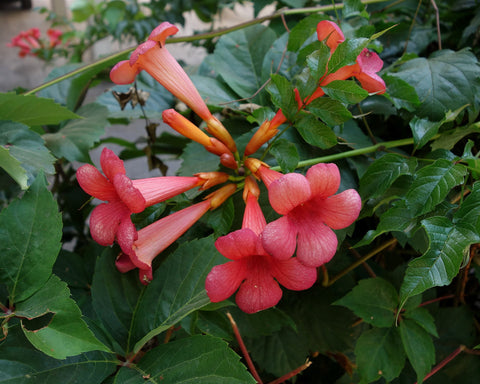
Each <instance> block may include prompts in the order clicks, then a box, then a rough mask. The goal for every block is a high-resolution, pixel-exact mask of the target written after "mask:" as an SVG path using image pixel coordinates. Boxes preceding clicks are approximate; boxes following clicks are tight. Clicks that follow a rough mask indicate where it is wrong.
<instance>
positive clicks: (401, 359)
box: [355, 327, 405, 383]
mask: <svg viewBox="0 0 480 384" xmlns="http://www.w3.org/2000/svg"><path fill="white" fill-rule="evenodd" d="M355 355H356V357H357V365H358V370H359V372H360V375H361V377H362V380H363V381H362V383H371V382H374V381H376V380H378V379H379V378H380V377H384V378H385V380H387V381H388V382H389V381H391V380H393V379H395V378H396V377H398V375H399V374H400V372H401V371H402V369H403V366H404V365H405V352H404V350H403V347H402V340H401V339H400V334H399V332H398V329H397V328H396V327H391V328H373V329H370V330H368V331H366V332H364V333H362V335H361V336H360V337H359V338H358V341H357V345H356V346H355Z"/></svg>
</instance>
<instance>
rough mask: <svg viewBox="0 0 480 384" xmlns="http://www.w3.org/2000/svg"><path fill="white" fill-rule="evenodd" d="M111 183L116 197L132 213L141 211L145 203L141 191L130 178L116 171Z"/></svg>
mask: <svg viewBox="0 0 480 384" xmlns="http://www.w3.org/2000/svg"><path fill="white" fill-rule="evenodd" d="M113 185H114V187H115V190H116V191H117V194H118V197H119V198H120V199H121V200H122V201H123V203H124V204H125V205H126V206H127V208H128V209H129V210H130V212H132V213H139V212H142V211H143V210H144V209H145V207H146V205H145V198H144V197H143V195H142V193H141V192H140V191H139V190H138V189H137V188H135V187H134V186H133V184H132V180H130V179H129V178H128V177H127V176H126V175H124V174H122V173H118V174H116V175H115V176H114V177H113Z"/></svg>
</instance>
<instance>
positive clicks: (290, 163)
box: [270, 139, 300, 173]
mask: <svg viewBox="0 0 480 384" xmlns="http://www.w3.org/2000/svg"><path fill="white" fill-rule="evenodd" d="M270 152H271V153H272V155H273V156H274V157H275V159H276V160H277V162H278V164H279V165H280V168H281V169H282V171H283V172H285V173H288V172H293V171H294V170H295V168H296V167H297V164H298V161H299V160H300V157H299V155H298V151H297V147H296V146H295V144H293V143H292V142H291V141H288V140H286V139H279V140H275V141H274V143H273V145H272V147H271V148H270Z"/></svg>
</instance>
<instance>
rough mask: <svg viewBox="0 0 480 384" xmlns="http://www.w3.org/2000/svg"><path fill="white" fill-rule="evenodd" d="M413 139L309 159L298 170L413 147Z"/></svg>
mask: <svg viewBox="0 0 480 384" xmlns="http://www.w3.org/2000/svg"><path fill="white" fill-rule="evenodd" d="M413 143H414V141H413V137H409V138H408V139H401V140H393V141H385V142H383V143H378V144H375V145H371V146H370V147H365V148H360V149H352V150H351V151H346V152H340V153H335V154H333V155H328V156H322V157H316V158H314V159H308V160H303V161H300V162H299V163H298V164H297V168H302V167H308V166H311V165H315V164H319V163H327V162H331V161H336V160H340V159H346V158H348V157H354V156H360V155H365V154H367V153H372V152H376V151H380V150H383V149H386V148H396V147H402V146H405V145H411V144H413ZM271 169H273V170H274V171H279V170H280V167H278V166H277V167H272V168H271Z"/></svg>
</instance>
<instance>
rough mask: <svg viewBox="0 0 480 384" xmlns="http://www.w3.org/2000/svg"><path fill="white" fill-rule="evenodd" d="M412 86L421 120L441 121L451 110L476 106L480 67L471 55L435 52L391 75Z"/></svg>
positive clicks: (407, 64) (411, 62) (415, 60)
mask: <svg viewBox="0 0 480 384" xmlns="http://www.w3.org/2000/svg"><path fill="white" fill-rule="evenodd" d="M392 76H396V77H399V78H401V79H402V80H404V81H406V82H407V83H408V84H410V85H412V86H413V87H414V88H415V90H416V92H417V95H418V98H419V99H420V100H422V103H421V105H420V106H419V107H418V109H417V114H418V115H419V116H420V117H426V118H429V119H430V120H432V121H438V120H441V119H442V118H443V117H444V115H445V113H446V112H447V111H448V110H449V109H450V110H454V109H457V108H459V107H461V106H463V105H466V104H470V105H472V106H475V105H477V102H476V101H475V95H477V94H478V90H479V88H478V82H477V79H478V77H479V76H480V67H479V65H478V61H477V58H476V57H475V56H474V55H473V53H471V52H469V51H467V50H463V51H459V52H453V51H449V50H443V51H438V52H436V53H435V54H433V55H432V56H431V57H429V58H428V59H426V58H416V59H413V60H409V61H407V62H405V63H404V64H402V65H401V66H400V69H399V71H398V72H397V73H394V74H392Z"/></svg>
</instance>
